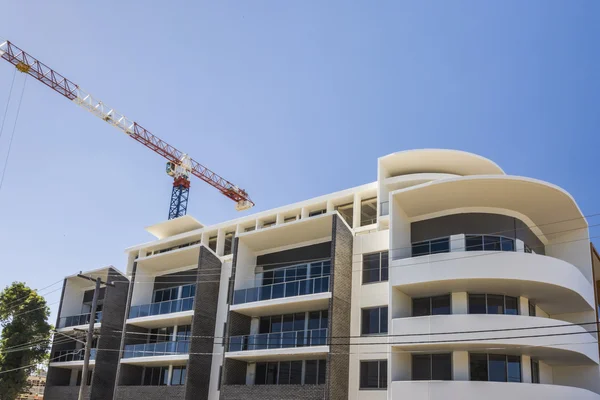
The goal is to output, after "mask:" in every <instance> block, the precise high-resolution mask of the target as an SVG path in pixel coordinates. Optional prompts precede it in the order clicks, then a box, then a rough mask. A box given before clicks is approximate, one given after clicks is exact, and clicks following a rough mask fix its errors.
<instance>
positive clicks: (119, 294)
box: [90, 268, 129, 400]
mask: <svg viewBox="0 0 600 400" xmlns="http://www.w3.org/2000/svg"><path fill="white" fill-rule="evenodd" d="M107 281H108V282H109V283H110V282H112V283H114V286H107V287H106V294H105V296H104V305H103V309H102V325H101V326H100V337H99V338H98V348H99V349H100V350H99V351H98V353H97V355H96V363H95V366H94V374H93V375H92V385H91V386H92V389H91V393H90V400H106V399H110V398H112V396H113V391H114V386H115V383H116V372H117V366H118V365H119V358H120V357H119V349H120V347H121V333H120V331H121V330H122V329H123V321H124V318H125V306H126V303H127V294H128V289H129V280H128V279H127V278H125V277H124V276H123V275H121V274H120V273H119V272H117V271H116V270H114V269H113V268H110V269H109V271H108V277H107ZM102 349H104V351H102Z"/></svg>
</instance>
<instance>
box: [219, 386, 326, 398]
mask: <svg viewBox="0 0 600 400" xmlns="http://www.w3.org/2000/svg"><path fill="white" fill-rule="evenodd" d="M324 395H325V385H253V386H250V385H223V387H222V388H221V398H222V399H227V400H313V399H314V400H320V399H323V398H324Z"/></svg>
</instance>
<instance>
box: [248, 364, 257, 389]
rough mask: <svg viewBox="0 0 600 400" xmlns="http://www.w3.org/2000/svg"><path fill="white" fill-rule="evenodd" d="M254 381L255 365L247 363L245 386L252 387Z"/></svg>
mask: <svg viewBox="0 0 600 400" xmlns="http://www.w3.org/2000/svg"><path fill="white" fill-rule="evenodd" d="M255 379H256V363H248V368H246V385H254V380H255Z"/></svg>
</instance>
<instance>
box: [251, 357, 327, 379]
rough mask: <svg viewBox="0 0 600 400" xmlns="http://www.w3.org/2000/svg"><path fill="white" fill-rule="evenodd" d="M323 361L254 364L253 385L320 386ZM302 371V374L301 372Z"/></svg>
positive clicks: (323, 377) (324, 363)
mask: <svg viewBox="0 0 600 400" xmlns="http://www.w3.org/2000/svg"><path fill="white" fill-rule="evenodd" d="M326 365H327V364H326V361H325V360H306V361H280V362H258V363H256V373H255V380H254V384H255V385H301V384H302V383H303V379H302V378H303V377H304V384H305V385H316V384H319V385H322V384H324V383H325V371H326ZM303 371H304V372H303Z"/></svg>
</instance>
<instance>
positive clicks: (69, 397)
mask: <svg viewBox="0 0 600 400" xmlns="http://www.w3.org/2000/svg"><path fill="white" fill-rule="evenodd" d="M55 369H63V368H55ZM65 371H68V372H69V375H71V370H70V369H65ZM78 396H79V386H50V387H49V386H46V389H45V390H44V400H77V398H78ZM111 396H112V394H111ZM83 398H84V399H85V400H88V399H89V398H90V387H89V386H86V387H85V388H84V389H83ZM110 398H112V397H107V399H110Z"/></svg>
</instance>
